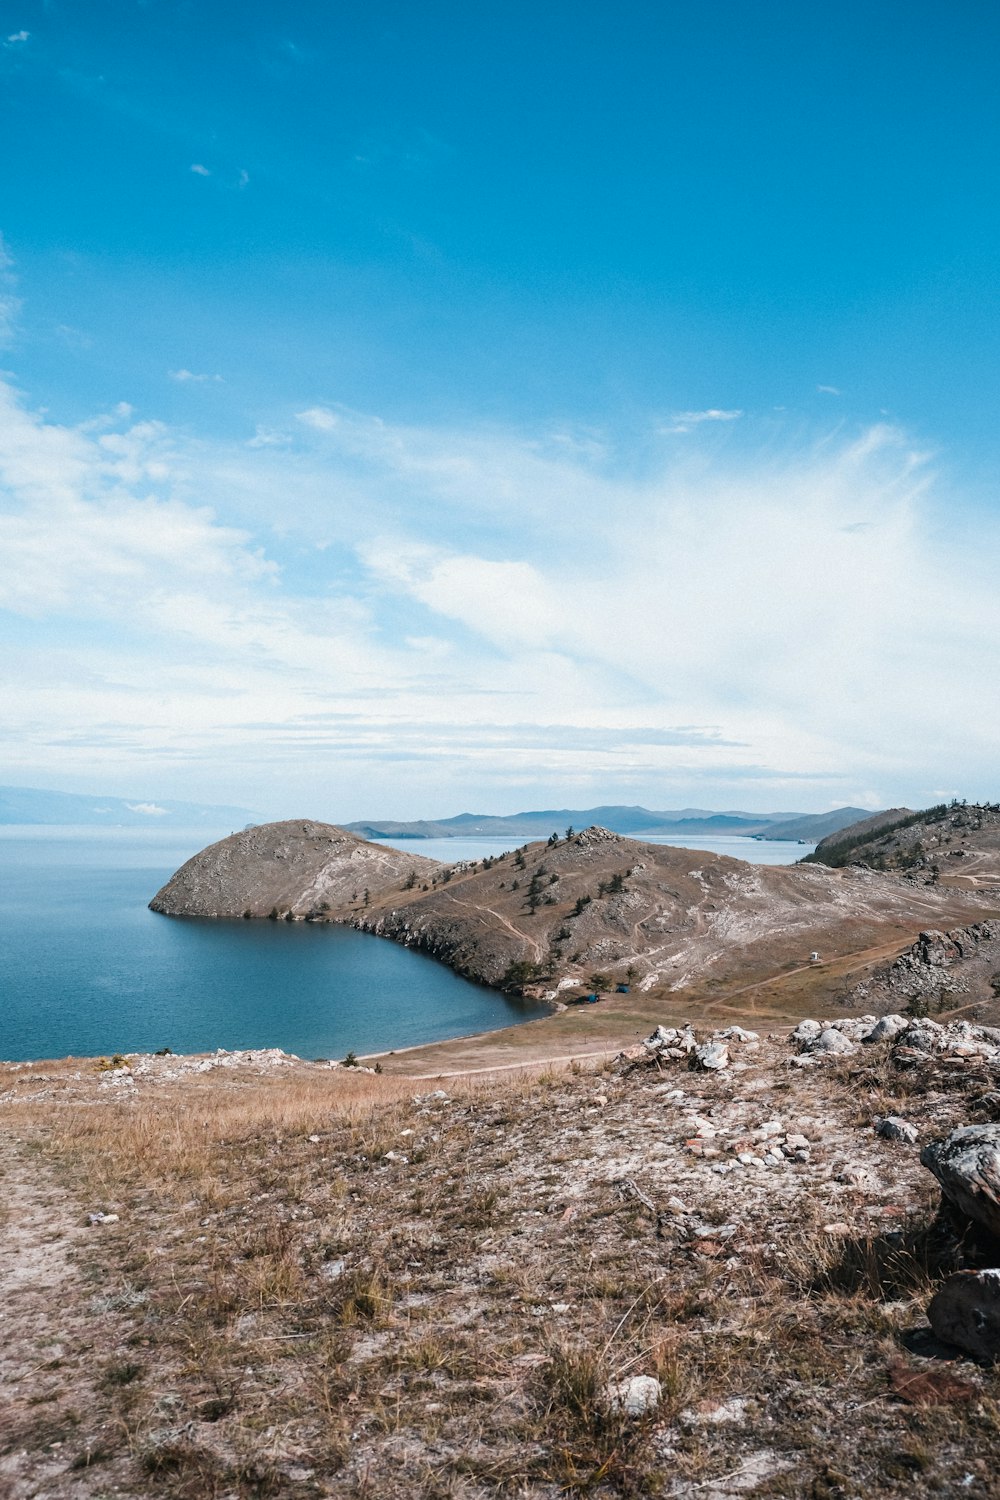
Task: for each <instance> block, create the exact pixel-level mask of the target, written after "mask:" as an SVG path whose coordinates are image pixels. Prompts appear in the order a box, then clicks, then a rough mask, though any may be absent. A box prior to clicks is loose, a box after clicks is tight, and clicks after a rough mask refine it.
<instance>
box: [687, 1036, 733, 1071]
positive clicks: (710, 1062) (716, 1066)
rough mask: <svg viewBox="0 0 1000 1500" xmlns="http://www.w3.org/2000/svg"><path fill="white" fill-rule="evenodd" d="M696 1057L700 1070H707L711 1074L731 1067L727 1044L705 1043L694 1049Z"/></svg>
mask: <svg viewBox="0 0 1000 1500" xmlns="http://www.w3.org/2000/svg"><path fill="white" fill-rule="evenodd" d="M694 1057H695V1062H696V1063H697V1064H698V1066H699V1068H705V1069H706V1070H707V1071H708V1072H710V1073H717V1072H719V1071H720V1069H722V1068H728V1067H729V1048H728V1047H727V1046H726V1044H725V1042H704V1043H703V1044H702V1045H701V1046H700V1047H696V1048H695V1049H694Z"/></svg>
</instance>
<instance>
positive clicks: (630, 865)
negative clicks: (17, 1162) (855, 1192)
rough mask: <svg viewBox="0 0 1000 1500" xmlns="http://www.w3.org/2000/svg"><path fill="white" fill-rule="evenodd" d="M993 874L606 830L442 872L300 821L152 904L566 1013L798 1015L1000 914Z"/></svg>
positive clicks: (214, 851)
mask: <svg viewBox="0 0 1000 1500" xmlns="http://www.w3.org/2000/svg"><path fill="white" fill-rule="evenodd" d="M955 816H956V817H959V816H961V817H963V818H965V817H967V813H965V812H962V813H958V812H956V814H955ZM985 821H986V822H988V821H989V820H988V819H986V820H985ZM980 823H981V825H982V824H983V823H984V819H983V818H982V817H980ZM941 831H942V833H944V830H943V829H942V830H941ZM973 832H974V831H970V832H969V833H968V834H967V837H968V836H972V833H973ZM962 847H964V848H969V847H970V846H969V845H968V844H966V845H964V846H962ZM972 859H973V855H972V852H971V851H970V853H969V855H968V856H967V857H966V858H963V861H962V869H963V872H964V869H965V864H966V863H967V862H968V863H970V864H971V863H972ZM955 863H956V864H957V863H959V862H957V861H956V862H955ZM983 868H984V880H983V883H982V884H977V885H973V884H971V883H970V880H969V877H967V876H965V875H964V873H963V875H962V877H961V882H960V883H959V881H958V879H957V877H956V878H954V879H953V878H950V870H949V871H948V872H946V873H945V875H943V876H942V874H941V873H940V872H936V873H935V872H931V873H930V874H927V873H925V872H923V871H921V872H920V873H919V874H917V873H914V872H913V871H903V872H902V873H899V872H895V871H891V872H890V871H882V870H876V869H872V868H869V867H867V866H865V865H863V864H858V863H851V864H844V865H842V866H839V867H836V868H831V867H830V866H827V865H825V864H823V863H818V862H811V863H808V864H805V863H803V864H799V865H792V866H758V865H753V864H749V863H747V862H745V861H742V860H735V859H730V858H727V857H726V856H723V855H718V854H712V853H708V852H706V851H703V850H691V849H679V848H674V847H672V846H670V845H662V844H649V843H643V842H641V841H639V840H635V839H629V838H625V837H623V836H621V835H619V834H615V833H612V832H610V831H609V830H607V829H604V828H600V827H591V828H587V829H584V830H582V831H581V832H579V833H574V834H572V835H571V836H569V837H560V836H558V835H556V834H554V833H553V834H551V835H550V836H549V838H548V839H547V840H538V841H535V842H533V843H529V844H527V845H524V846H523V847H522V848H520V849H517V850H513V851H510V852H508V853H506V854H502V855H499V856H496V857H487V858H485V859H482V860H478V861H460V862H458V863H456V864H444V863H441V862H439V861H435V860H430V859H426V858H423V857H421V856H420V855H417V854H411V853H410V852H409V851H405V852H401V851H399V850H396V849H391V848H387V847H385V846H382V845H379V844H373V843H369V842H367V841H366V840H364V839H361V838H359V837H357V836H356V835H354V834H351V833H349V832H348V831H346V830H345V829H342V828H337V827H335V826H333V825H331V824H325V823H318V822H311V821H309V820H304V819H292V820H288V821H285V822H280V823H271V824H266V825H262V826H260V827H256V828H252V829H248V830H245V831H244V832H242V833H238V834H234V835H232V836H231V837H230V838H227V839H223V840H221V841H220V842H219V843H217V844H213V845H211V846H210V847H209V848H207V849H204V850H202V851H201V853H199V854H197V855H195V856H194V857H193V858H192V859H190V860H188V862H187V863H186V864H185V865H184V866H182V868H181V869H180V870H178V871H177V873H176V874H175V875H174V876H173V877H172V878H171V879H170V880H169V881H168V882H167V884H166V885H165V886H164V887H163V888H162V890H160V891H159V892H158V893H157V894H156V896H155V897H154V898H153V900H152V902H151V903H150V904H151V907H152V909H153V910H154V911H158V912H162V913H165V914H167V915H170V916H194V917H215V918H230V919H238V918H243V919H247V920H253V919H260V918H270V919H272V920H285V921H308V922H333V923H341V924H346V925H349V926H352V927H355V928H358V929H360V930H362V931H366V932H371V933H374V934H377V935H378V936H381V937H386V938H390V939H392V940H394V941H396V942H399V943H402V944H404V945H406V946H408V947H413V948H416V949H419V950H422V951H424V952H426V953H429V954H431V955H433V956H434V957H436V958H438V959H439V960H441V961H442V962H444V963H446V964H448V965H449V966H450V967H452V968H453V969H455V970H456V971H457V972H459V973H461V974H463V975H464V976H466V977H468V978H471V979H474V980H477V981H479V982H481V983H484V984H488V985H493V986H501V987H503V988H505V989H510V990H519V991H522V992H526V993H529V994H532V995H535V996H539V997H542V996H544V997H545V998H547V999H549V1000H553V1001H556V1000H559V1001H562V1000H572V999H574V998H579V997H581V996H582V993H583V992H585V991H588V990H589V991H592V992H598V993H602V992H613V991H617V990H618V989H619V987H620V986H624V987H627V989H628V990H629V991H630V992H632V995H633V998H632V1000H630V1001H629V1002H628V1003H624V1004H623V1003H622V1002H619V1001H618V1000H617V997H616V1002H615V1003H616V1005H621V1008H622V1009H623V1010H624V1011H625V1012H626V1013H627V1012H628V1011H629V1010H630V1008H631V1007H633V1006H634V1005H635V1004H636V1003H637V1001H638V998H639V997H644V998H645V1000H647V1001H649V1002H656V1003H658V1004H660V1005H661V1006H666V1007H667V1009H669V1008H670V1007H671V1006H676V1005H680V1006H683V1007H690V1006H691V1005H692V1004H694V1005H696V1006H698V1007H701V1006H705V1005H708V1004H711V1003H715V1002H718V1001H720V1000H721V999H722V998H723V997H726V1003H727V1004H733V1003H734V1002H735V997H736V996H737V995H738V994H740V993H745V992H747V991H750V990H753V991H754V992H755V993H754V997H753V998H754V1006H755V1007H757V1006H760V1005H761V1004H762V1003H764V1002H766V1000H767V998H768V994H769V993H770V991H769V990H768V986H769V985H770V986H772V987H773V986H778V987H780V990H781V994H782V1003H781V1005H779V1012H780V1013H782V1014H784V1013H787V1002H788V998H789V996H790V995H792V994H793V993H794V992H795V991H796V989H797V988H798V990H799V991H801V997H800V998H801V1000H802V1003H803V1004H815V1002H816V1001H817V1000H825V999H829V998H831V997H834V996H837V997H840V996H841V995H842V993H843V991H844V984H845V976H847V975H850V976H851V981H852V982H857V980H858V979H859V978H863V977H865V976H866V975H867V974H868V973H873V972H874V970H875V968H876V967H877V966H878V964H880V963H884V962H885V961H888V960H892V959H894V958H895V957H896V956H897V955H898V954H899V953H900V952H901V951H903V950H904V949H906V948H907V946H908V945H910V944H912V943H913V942H914V941H915V940H916V939H917V937H918V934H919V933H920V932H921V931H927V930H928V929H930V930H935V931H937V930H942V929H945V930H946V929H949V928H955V927H958V926H962V927H969V926H970V925H971V926H975V925H976V924H977V923H978V922H981V921H983V920H985V919H988V918H990V917H991V916H994V915H996V914H998V913H1000V883H996V882H994V881H993V880H992V878H986V877H988V876H990V875H991V870H990V869H989V868H988V867H986V866H984V867H983ZM813 955H818V959H817V958H816V957H814V956H813ZM775 993H777V992H776V991H775ZM984 998H985V997H984ZM793 1008H794V1007H793ZM664 1013H666V1012H664ZM542 1024H543V1025H544V1024H545V1023H542Z"/></svg>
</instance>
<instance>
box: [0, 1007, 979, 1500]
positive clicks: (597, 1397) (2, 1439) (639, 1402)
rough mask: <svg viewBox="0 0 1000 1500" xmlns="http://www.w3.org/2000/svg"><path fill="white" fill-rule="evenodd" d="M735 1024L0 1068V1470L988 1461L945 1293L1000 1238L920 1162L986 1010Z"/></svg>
mask: <svg viewBox="0 0 1000 1500" xmlns="http://www.w3.org/2000/svg"><path fill="white" fill-rule="evenodd" d="M842 1014H843V1013H842V1012H841V1015H842ZM873 1030H877V1036H876V1037H875V1038H874V1039H870V1040H862V1038H863V1037H866V1036H867V1037H871V1034H872V1032H873ZM726 1031H727V1032H728V1034H727V1035H722V1034H716V1035H712V1034H709V1033H706V1032H704V1031H700V1030H698V1031H695V1032H694V1033H693V1034H692V1033H691V1031H690V1030H689V1029H688V1028H684V1027H678V1028H663V1029H662V1030H661V1031H659V1032H658V1033H656V1034H654V1036H653V1037H651V1038H650V1040H649V1043H648V1045H640V1046H637V1047H634V1048H630V1049H628V1051H627V1053H626V1054H625V1055H624V1056H622V1057H620V1058H618V1059H617V1060H614V1061H609V1062H608V1063H607V1064H604V1065H602V1066H596V1065H588V1066H587V1068H585V1069H584V1068H580V1067H576V1068H573V1067H570V1068H563V1069H561V1070H549V1071H545V1070H537V1069H536V1070H534V1071H532V1072H530V1073H529V1072H524V1073H520V1074H506V1075H503V1076H500V1077H492V1078H491V1077H485V1078H482V1079H476V1080H472V1079H466V1080H464V1081H463V1080H459V1079H449V1080H448V1081H447V1089H445V1088H444V1087H441V1086H439V1085H438V1083H437V1082H436V1081H435V1080H433V1079H427V1080H424V1081H415V1080H413V1079H402V1078H398V1077H387V1076H381V1077H380V1076H377V1075H374V1074H371V1073H358V1072H355V1071H353V1070H349V1069H346V1068H343V1067H337V1068H331V1067H329V1066H326V1067H323V1066H320V1065H317V1064H308V1063H303V1062H299V1061H297V1060H294V1059H289V1058H287V1057H285V1056H284V1055H282V1054H280V1053H261V1054H218V1055H216V1056H214V1057H210V1058H203V1059H177V1058H171V1057H159V1058H131V1059H124V1060H117V1059H116V1060H113V1061H114V1062H115V1063H116V1066H110V1065H108V1066H105V1067H102V1068H97V1067H95V1066H94V1064H93V1063H85V1064H74V1063H72V1062H64V1063H59V1064H51V1065H42V1066H39V1065H37V1064H32V1065H20V1066H14V1065H6V1066H4V1067H3V1068H2V1069H0V1128H2V1130H3V1142H4V1145H3V1173H4V1176H3V1180H2V1189H3V1200H2V1201H3V1204H4V1218H3V1223H2V1228H0V1236H2V1240H0V1278H2V1282H0V1284H2V1289H3V1302H2V1308H3V1324H2V1330H3V1353H2V1356H0V1359H2V1372H3V1380H4V1384H3V1396H2V1401H3V1407H2V1410H0V1492H2V1493H4V1494H10V1495H11V1496H12V1497H28V1496H39V1497H41V1496H45V1497H49V1496H51V1497H53V1500H69V1497H84V1496H86V1497H97V1496H111V1495H121V1496H133V1495H134V1496H138V1495H144V1496H145V1495H163V1496H164V1497H167V1496H170V1497H174V1496H177V1497H182V1496H183V1497H192V1500H194V1497H199V1500H200V1497H204V1496H209V1497H211V1496H215V1497H220V1500H221V1497H224V1496H257V1495H269V1494H274V1495H281V1496H290V1497H295V1500H298V1497H302V1500H306V1497H313V1496H322V1495H332V1496H359V1497H360V1496H371V1497H375V1496H378V1497H382V1496H386V1497H396V1496H398V1497H404V1496H406V1497H411V1496H440V1497H445V1496H449V1497H468V1500H473V1497H476V1500H478V1497H487V1496H489V1497H492V1496H497V1495H504V1496H520V1497H546V1500H548V1497H555V1496H557V1495H563V1494H583V1493H587V1494H592V1495H601V1496H604V1495H607V1496H610V1495H651V1494H662V1495H665V1496H691V1497H700V1500H721V1497H727V1496H743V1495H758V1496H786V1497H791V1496H803V1495H804V1496H810V1497H815V1500H827V1497H831V1500H832V1497H855V1496H857V1497H862V1496H863V1497H882V1496H886V1497H888V1496H903V1495H912V1494H914V1493H919V1494H925V1493H926V1494H941V1495H970V1496H979V1497H986V1496H997V1495H1000V1477H998V1475H997V1472H996V1463H995V1452H996V1447H997V1442H998V1438H1000V1375H998V1373H997V1371H996V1369H995V1368H994V1367H992V1366H990V1365H989V1364H978V1363H976V1362H974V1361H973V1360H972V1359H970V1358H968V1357H966V1356H965V1355H964V1354H963V1353H962V1351H961V1350H959V1349H957V1348H955V1347H952V1346H948V1345H945V1344H941V1343H938V1342H937V1340H936V1338H935V1335H934V1334H933V1333H932V1331H931V1329H930V1326H929V1324H928V1320H927V1308H928V1304H929V1302H930V1300H931V1297H932V1294H933V1293H934V1290H935V1288H936V1287H937V1286H939V1285H940V1284H941V1282H942V1281H943V1279H944V1278H946V1277H947V1276H948V1275H949V1274H950V1273H952V1272H954V1271H955V1270H957V1269H958V1268H960V1267H962V1266H963V1265H973V1266H975V1265H979V1264H982V1263H983V1260H984V1257H985V1260H986V1261H987V1262H989V1261H990V1256H991V1251H990V1249H989V1248H988V1247H986V1248H984V1243H983V1241H982V1240H978V1241H977V1240H976V1238H975V1235H973V1234H971V1233H969V1232H968V1231H967V1229H966V1227H965V1226H964V1224H963V1222H962V1221H960V1220H958V1219H953V1218H952V1217H950V1216H949V1215H944V1216H941V1215H939V1213H938V1208H939V1205H940V1201H941V1194H940V1189H939V1187H938V1183H937V1181H936V1180H935V1178H934V1176H932V1174H931V1172H930V1171H928V1170H927V1168H926V1167H925V1166H922V1165H921V1162H920V1153H921V1150H922V1149H926V1148H927V1147H928V1145H929V1144H930V1143H932V1142H934V1141H935V1140H938V1139H942V1138H944V1137H946V1136H947V1135H948V1134H949V1133H950V1132H951V1131H952V1130H953V1129H954V1128H955V1127H956V1126H965V1125H968V1124H970V1123H975V1122H979V1123H982V1124H984V1125H987V1126H988V1125H990V1124H991V1123H992V1122H994V1121H996V1120H997V1119H1000V1092H998V1090H1000V1046H998V1041H1000V1034H998V1033H992V1032H990V1031H989V1030H988V1029H987V1030H984V1029H983V1028H977V1027H973V1026H970V1025H969V1024H968V1023H962V1022H960V1021H959V1022H952V1023H949V1024H948V1025H942V1024H941V1023H940V1022H938V1021H936V1020H935V1019H934V1018H928V1017H923V1018H920V1017H918V1018H915V1019H914V1018H902V1019H899V1020H883V1021H882V1022H881V1023H880V1025H879V1026H878V1027H877V1028H876V1026H875V1018H874V1016H872V1017H869V1018H868V1019H866V1020H864V1021H858V1020H856V1019H843V1020H838V1021H837V1022H836V1024H834V1025H832V1026H830V1025H820V1024H819V1023H815V1024H814V1025H809V1024H805V1025H803V1026H801V1027H799V1028H798V1029H797V1032H796V1035H795V1037H794V1038H790V1037H788V1036H780V1037H774V1038H767V1037H762V1038H758V1039H755V1038H754V1037H753V1036H752V1035H750V1034H748V1033H746V1032H741V1031H740V1030H739V1028H737V1029H735V1030H734V1029H732V1028H726ZM886 1122H890V1123H888V1124H887V1123H886ZM992 1263H993V1264H995V1263H996V1261H995V1259H994V1260H993V1262H992ZM3 1486H6V1489H5V1490H4V1489H3Z"/></svg>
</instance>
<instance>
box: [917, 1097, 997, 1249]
mask: <svg viewBox="0 0 1000 1500" xmlns="http://www.w3.org/2000/svg"><path fill="white" fill-rule="evenodd" d="M920 1161H921V1163H922V1165H923V1166H925V1167H926V1168H927V1170H928V1171H929V1172H933V1174H934V1176H935V1177H936V1178H937V1180H938V1182H939V1183H940V1184H941V1191H942V1193H943V1194H944V1196H945V1197H946V1198H947V1199H948V1201H949V1202H950V1203H952V1204H954V1206H955V1207H956V1208H957V1209H958V1210H959V1212H960V1213H962V1214H964V1215H965V1216H966V1218H969V1219H971V1220H973V1222H974V1223H976V1224H980V1225H981V1226H982V1227H983V1228H984V1229H985V1230H987V1232H988V1233H989V1234H991V1235H994V1236H996V1237H997V1238H998V1239H1000V1125H962V1126H960V1127H959V1129H958V1130H953V1131H952V1132H951V1134H950V1135H949V1136H946V1137H945V1139H944V1140H943V1141H932V1142H931V1143H930V1144H929V1145H927V1146H925V1147H924V1149H923V1150H922V1151H921V1153H920ZM998 1274H1000V1273H998Z"/></svg>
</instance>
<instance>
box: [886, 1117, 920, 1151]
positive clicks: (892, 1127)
mask: <svg viewBox="0 0 1000 1500" xmlns="http://www.w3.org/2000/svg"><path fill="white" fill-rule="evenodd" d="M876 1129H877V1130H878V1133H879V1135H880V1136H881V1137H882V1139H883V1140H886V1141H903V1142H904V1143H905V1144H906V1145H907V1146H912V1145H914V1144H915V1142H916V1141H918V1140H919V1139H920V1131H919V1130H918V1129H917V1127H916V1126H915V1125H911V1124H910V1122H909V1120H902V1119H900V1117H899V1115H886V1117H885V1119H884V1120H879V1122H878V1125H877V1127H876Z"/></svg>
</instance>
